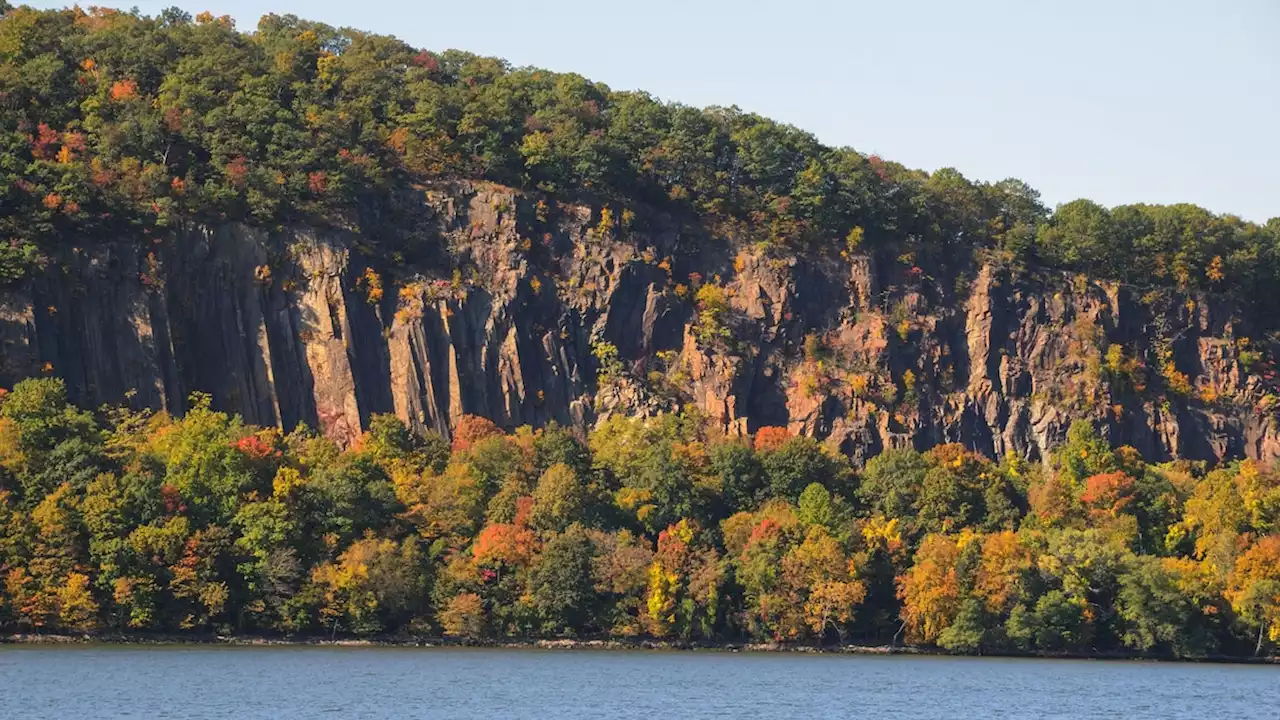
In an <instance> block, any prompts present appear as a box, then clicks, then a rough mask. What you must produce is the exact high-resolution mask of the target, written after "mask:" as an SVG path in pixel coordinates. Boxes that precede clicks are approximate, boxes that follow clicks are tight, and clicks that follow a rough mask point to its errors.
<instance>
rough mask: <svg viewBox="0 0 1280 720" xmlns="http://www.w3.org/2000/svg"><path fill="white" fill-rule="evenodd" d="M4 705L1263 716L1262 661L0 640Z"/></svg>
mask: <svg viewBox="0 0 1280 720" xmlns="http://www.w3.org/2000/svg"><path fill="white" fill-rule="evenodd" d="M0 715H2V716H4V717H12V718H24V719H25V720H31V719H33V718H295V717H297V718H324V717H332V718H414V717H418V718H485V719H486V720H487V719H489V718H552V719H570V718H572V719H577V718H593V719H594V718H643V719H644V720H656V719H658V718H695V717H696V718H776V717H796V718H828V717H841V718H877V719H878V718H942V717H946V718H1042V717H1043V718H1093V717H1097V718H1120V717H1123V718H1128V719H1130V720H1133V719H1137V718H1208V717H1213V718H1274V717H1280V667H1275V666H1257V665H1218V664H1190V663H1156V662H1119V661H1074V660H1033V659H1025V660H1024V659H994V658H949V657H926V656H904V655H897V656H848V655H802V654H787V653H728V652H656V651H641V650H634V651H622V652H610V651H596V650H569V651H555V650H505V649H475V650H472V649H432V648H360V647H207V646H195V647H192V646H176V647H130V646H122V647H117V646H27V647H24V646H0Z"/></svg>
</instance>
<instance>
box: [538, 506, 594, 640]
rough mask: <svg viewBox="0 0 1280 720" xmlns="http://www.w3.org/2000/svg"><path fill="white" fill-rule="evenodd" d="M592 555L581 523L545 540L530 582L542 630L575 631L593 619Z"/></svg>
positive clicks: (591, 548)
mask: <svg viewBox="0 0 1280 720" xmlns="http://www.w3.org/2000/svg"><path fill="white" fill-rule="evenodd" d="M594 557H595V548H594V546H593V544H592V542H591V539H590V537H589V536H588V535H587V532H586V531H585V530H584V529H583V528H582V526H580V525H571V526H569V527H568V528H567V529H566V530H565V531H564V532H562V533H560V534H558V535H556V536H555V537H553V538H552V539H551V540H549V541H547V544H546V546H545V547H544V548H543V551H542V554H541V556H540V557H539V559H538V565H537V568H536V569H535V570H534V573H533V579H532V585H531V592H532V595H533V605H534V608H535V609H536V610H537V611H538V614H539V616H540V617H541V618H542V629H543V632H548V633H552V634H569V635H577V634H580V633H582V632H583V631H584V630H585V628H586V627H587V626H588V624H589V623H590V622H591V621H592V619H593V616H594V613H593V609H594V605H595V601H596V594H595V578H594V576H593V574H592V563H593V560H594Z"/></svg>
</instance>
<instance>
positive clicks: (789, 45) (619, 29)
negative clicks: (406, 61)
mask: <svg viewBox="0 0 1280 720" xmlns="http://www.w3.org/2000/svg"><path fill="white" fill-rule="evenodd" d="M197 1H198V2H201V3H203V4H201V5H191V4H184V3H187V0H164V1H162V2H139V3H138V5H137V6H138V8H139V10H141V11H142V12H143V13H146V14H154V13H156V12H158V11H159V10H161V9H162V8H164V7H167V6H169V5H174V4H177V5H179V6H180V7H182V8H183V9H185V10H187V11H189V12H191V13H192V14H195V13H197V12H199V11H201V10H209V11H211V12H213V13H214V14H215V15H223V14H229V15H231V16H232V17H234V18H235V19H236V21H237V25H238V27H240V28H241V29H246V30H248V29H252V28H253V27H255V26H256V24H257V19H258V17H260V16H261V15H263V14H264V13H267V12H274V13H277V14H285V13H293V14H295V15H298V16H300V17H303V18H307V19H310V20H318V21H321V22H325V23H328V24H331V25H336V26H344V27H354V28H358V29H361V30H368V31H372V32H378V33H385V34H391V35H395V36H397V37H399V38H400V39H402V40H404V41H405V42H408V43H409V44H411V45H414V46H418V47H423V48H427V49H430V50H444V49H448V48H457V49H461V50H467V51H470V52H474V53H478V54H482V55H496V56H499V57H503V58H506V59H507V60H508V61H510V62H511V63H512V64H514V65H532V66H537V67H543V68H547V69H550V70H556V71H564V72H576V73H579V74H581V75H584V76H586V77H588V78H590V79H592V80H596V81H600V82H603V83H605V84H607V85H609V86H610V87H612V88H614V89H618V90H632V89H638V90H646V91H648V92H650V93H652V94H653V95H655V96H657V97H660V98H662V99H663V100H668V101H674V102H680V103H684V104H687V105H695V106H706V105H725V106H728V105H736V106H738V107H740V108H742V109H743V110H745V111H749V112H755V113H759V114H761V115H764V116H767V117H771V118H773V119H775V120H779V121H782V122H786V123H790V124H792V125H795V126H797V127H799V128H802V129H804V130H807V131H809V132H812V133H814V134H815V135H816V136H817V137H818V138H819V139H820V140H821V141H823V142H824V143H827V144H829V145H837V146H850V147H853V148H856V149H857V150H859V151H861V152H864V153H877V154H879V155H880V156H882V157H884V158H886V159H889V160H894V161H897V162H900V163H902V164H904V165H906V166H908V167H913V168H922V169H925V170H929V171H932V170H936V169H938V168H942V167H954V168H957V169H958V170H960V171H961V172H962V173H964V175H965V176H966V177H969V178H971V179H974V180H984V181H996V180H1000V179H1002V178H1006V177H1017V178H1020V179H1022V180H1025V181H1026V182H1028V183H1030V184H1031V185H1032V186H1033V187H1035V188H1037V189H1038V190H1040V192H1041V194H1042V197H1043V199H1044V201H1045V202H1046V203H1047V204H1048V205H1050V206H1051V207H1052V206H1054V205H1056V204H1058V203H1062V202H1066V201H1069V200H1072V199H1075V198H1078V197H1088V198H1091V199H1093V200H1096V201H1098V202H1101V203H1103V204H1106V205H1118V204H1125V203H1136V202H1146V203H1175V202H1191V203H1195V204H1198V205H1202V206H1204V207H1206V208H1208V209H1210V210H1212V211H1214V212H1218V213H1231V214H1234V215H1239V216H1241V217H1243V218H1245V219H1247V220H1253V221H1257V222H1265V221H1266V220H1267V219H1268V218H1271V217H1277V216H1280V43H1277V42H1276V41H1275V32H1276V29H1277V28H1280V0H1216V1H1214V2H1209V1H1206V0H1194V1H1193V0H1109V1H1103V0H1058V1H1054V0H1046V1H1044V2H1027V1H1026V0H967V1H965V2H960V1H958V0H896V1H891V0H875V1H872V2H863V1H862V0H845V1H844V2H821V1H819V0H787V1H786V2H776V1H775V2H764V1H763V0H756V1H755V2H753V1H752V0H735V1H730V0H683V1H680V0H648V1H646V2H634V1H633V2H607V1H601V0H594V1H588V0H541V1H540V2H537V3H531V2H527V1H524V2H521V1H520V0H480V1H475V0H452V1H451V2H413V3H410V2H404V1H403V0H399V1H397V0H359V1H358V2H337V1H336V0H305V1H303V0H197ZM15 4H16V3H15ZM34 4H37V5H41V6H46V7H48V6H61V5H64V4H65V3H62V2H53V3H44V2H40V3H34ZM102 4H107V5H110V4H111V3H110V2H103V3H102Z"/></svg>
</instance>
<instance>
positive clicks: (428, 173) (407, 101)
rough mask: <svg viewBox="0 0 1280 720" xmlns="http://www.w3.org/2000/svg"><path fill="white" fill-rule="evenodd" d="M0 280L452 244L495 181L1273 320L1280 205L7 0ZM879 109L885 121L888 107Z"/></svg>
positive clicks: (217, 25) (399, 253)
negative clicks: (1083, 278) (1161, 196)
mask: <svg viewBox="0 0 1280 720" xmlns="http://www.w3.org/2000/svg"><path fill="white" fill-rule="evenodd" d="M0 12H3V13H4V15H3V19H0V108H2V109H3V112H0V238H4V239H7V240H8V243H7V244H4V243H0V280H2V279H8V280H14V279H18V278H21V277H23V276H24V275H27V274H29V273H31V272H33V271H36V270H38V269H40V268H44V267H48V266H50V265H52V264H56V263H57V262H58V261H59V259H60V258H63V257H65V256H66V254H67V253H74V252H79V251H82V250H83V246H84V245H85V244H89V243H92V242H95V241H101V240H104V239H108V238H110V239H112V240H116V241H118V240H120V239H122V238H133V239H136V240H137V241H138V242H140V243H144V242H148V241H153V240H155V239H156V238H158V237H162V236H165V235H166V234H168V233H170V232H171V231H172V230H173V229H174V228H175V227H177V226H178V225H180V224H181V223H183V222H193V221H205V222H221V221H228V220H230V221H243V222H248V223H251V224H254V225H258V226H262V227H267V228H273V227H280V226H282V225H285V224H288V223H297V222H306V223H311V224H321V225H329V226H335V227H340V228H347V229H353V230H357V231H359V233H360V235H361V237H362V238H363V242H365V243H366V244H367V246H368V248H367V249H368V251H369V252H370V253H374V254H378V255H381V256H383V257H386V258H389V259H392V260H394V261H397V262H407V261H412V260H414V259H416V258H431V257H433V255H432V252H433V249H434V245H435V244H436V243H438V238H436V237H435V236H434V235H433V234H432V233H431V232H430V231H429V230H428V229H427V226H426V224H425V223H424V222H423V218H422V215H423V213H422V212H421V210H422V194H421V192H420V187H421V183H422V182H425V181H428V180H432V179H439V178H475V179H484V180H489V181H493V182H497V183H501V184H504V185H508V186H512V187H516V188H520V189H522V190H527V191H534V192H541V193H546V194H548V195H549V196H552V195H554V196H555V197H558V198H562V199H575V198H579V199H593V200H597V201H602V202H612V203H620V204H622V205H624V206H626V205H628V204H630V205H643V206H645V207H654V208H659V209H661V210H662V211H663V212H665V213H669V214H670V215H671V216H673V217H676V218H680V219H682V222H684V223H685V224H686V225H687V226H688V230H689V232H690V233H693V234H696V235H699V236H701V237H705V238H707V239H708V241H714V240H715V239H717V238H719V239H724V238H728V239H731V240H733V241H735V242H751V243H758V244H761V245H762V246H764V247H767V248H771V249H773V250H774V251H776V252H779V253H783V254H785V253H796V252H806V253H812V252H821V253H829V254H832V255H837V254H839V253H844V252H849V251H852V250H860V251H862V252H875V253H881V254H885V255H887V256H890V257H898V256H903V257H910V258H911V261H912V263H915V265H916V266H917V267H920V268H921V269H922V271H926V272H935V271H937V270H939V269H940V268H942V267H943V266H946V265H962V264H964V263H966V262H969V261H971V260H972V259H973V258H974V257H975V256H976V255H984V256H987V257H995V258H999V259H1001V260H1002V261H1004V262H1008V263H1016V264H1024V265H1025V264H1032V265H1036V266H1041V267H1046V268H1060V269H1070V270H1075V271H1081V272H1085V273H1088V274H1089V275H1090V276H1092V277H1095V278H1106V279H1115V280H1121V281H1124V282H1127V283H1133V284H1137V285H1142V286H1149V285H1157V286H1160V285H1163V286H1170V287H1174V286H1176V287H1179V288H1184V289H1194V290H1207V291H1216V292H1222V293H1229V294H1232V295H1234V296H1235V297H1237V298H1238V299H1240V301H1241V302H1242V303H1243V304H1244V306H1245V307H1246V308H1248V309H1251V310H1252V314H1253V315H1254V320H1255V322H1257V323H1258V324H1259V325H1260V326H1263V327H1266V328H1272V327H1273V325H1274V322H1275V318H1277V317H1280V299H1278V297H1277V295H1276V293H1274V292H1271V291H1270V290H1271V289H1272V288H1273V287H1274V285H1275V283H1276V282H1277V280H1280V218H1277V219H1272V220H1271V221H1269V222H1267V223H1266V224H1265V225H1259V224H1256V223H1251V222H1246V221H1243V220H1241V219H1240V218H1237V217H1234V216H1230V215H1215V214H1213V213H1211V212H1209V211H1207V210H1204V209H1203V208H1199V207H1196V206H1193V205H1186V204H1181V205H1170V206H1153V205H1129V206H1122V207H1116V208H1105V207H1102V206H1100V205H1098V204H1096V203H1093V202H1090V201H1087V200H1077V201H1074V202H1070V203H1066V204H1064V205H1062V206H1060V207H1058V208H1057V209H1056V210H1054V211H1052V212H1050V211H1049V209H1048V208H1046V207H1045V206H1044V205H1043V203H1041V201H1040V199H1039V194H1038V193H1037V192H1036V191H1035V190H1034V189H1032V188H1031V187H1029V186H1028V185H1027V184H1026V183H1023V182H1021V181H1019V180H1016V179H1008V180H1003V181H999V182H994V183H988V182H974V181H971V180H969V179H966V178H965V177H964V176H963V175H961V174H960V173H959V172H957V171H956V170H954V169H950V168H947V169H942V170H938V171H937V172H934V173H925V172H921V171H917V170H910V169H907V168H905V167H903V166H901V165H899V164H897V163H893V162H891V161H888V160H885V159H882V158H880V157H878V156H876V155H873V154H862V153H859V152H858V151H856V150H853V149H851V148H833V147H828V146H825V145H823V144H822V143H820V142H819V141H818V140H817V139H816V138H815V137H814V136H812V135H811V134H809V133H806V132H804V131H802V130H799V129H797V128H794V127H790V126H787V125H783V124H780V123H776V122H773V121H770V120H768V119H766V118H762V117H760V116H758V115H754V114H751V113H747V112H743V111H741V110H739V109H737V108H721V107H712V108H706V109H698V108H692V107H687V106H684V105H680V104H675V103H669V102H662V101H660V100H658V99H656V98H654V97H652V96H650V95H648V94H646V93H643V92H618V91H613V90H611V89H610V88H608V87H607V86H605V85H602V84H600V83H595V82H591V81H589V80H587V79H585V78H583V77H581V76H578V75H574V74H564V73H552V72H548V71H545V70H539V69H536V68H514V67H511V66H510V65H508V64H507V63H506V62H504V61H502V60H499V59H495V58H488V57H478V56H475V55H471V54H468V53H465V52H459V51H455V50H449V51H443V52H434V51H431V50H423V49H418V48H413V47H411V46H409V45H407V44H405V43H404V42H401V41H400V40H397V39H395V38H393V37H387V36H379V35H374V34H369V33H364V32H360V31H357V30H351V29H338V28H333V27H329V26H326V25H323V24H320V23H314V22H308V21H305V20H300V19H298V18H297V17H294V16H291V15H285V16H278V15H266V16H264V17H263V18H262V19H261V20H260V21H259V23H258V26H257V28H256V30H255V31H254V32H251V33H245V32H240V31H238V30H237V29H236V28H235V24H234V22H233V21H232V20H231V18H229V17H225V16H224V17H214V16H212V15H211V14H209V13H201V14H199V15H197V16H196V17H194V18H193V17H191V15H190V14H188V13H186V12H184V11H181V10H178V9H170V10H166V11H164V12H162V13H160V14H159V15H158V16H156V17H146V16H142V15H139V14H137V13H136V12H134V13H126V12H119V11H116V10H110V9H105V8H90V9H89V10H87V11H86V10H82V9H80V8H78V7H77V8H71V9H66V10H35V9H31V8H28V7H19V8H13V7H11V6H9V5H8V4H7V3H6V2H0ZM872 107H873V104H871V105H869V110H868V111H869V112H871V111H873V110H871V109H870V108H872Z"/></svg>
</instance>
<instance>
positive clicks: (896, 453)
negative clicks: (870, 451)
mask: <svg viewBox="0 0 1280 720" xmlns="http://www.w3.org/2000/svg"><path fill="white" fill-rule="evenodd" d="M928 471H929V464H928V462H927V461H926V460H925V458H924V456H922V455H921V454H920V453H918V452H916V451H915V450H910V449H898V450H886V451H885V452H882V453H880V454H879V455H877V456H875V457H874V458H871V460H869V461H868V462H867V467H866V469H865V470H864V471H863V473H862V484H861V485H860V486H859V487H858V494H859V496H860V497H861V498H862V501H863V503H865V504H866V505H867V506H868V507H869V508H870V509H871V510H872V512H873V513H876V514H880V515H883V516H884V517H886V518H889V519H891V520H895V519H896V520H900V521H903V522H904V523H908V524H909V525H910V526H911V527H915V520H914V516H915V506H916V498H917V496H918V495H919V492H920V488H921V487H923V485H924V477H925V474H926V473H927V472H928Z"/></svg>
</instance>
